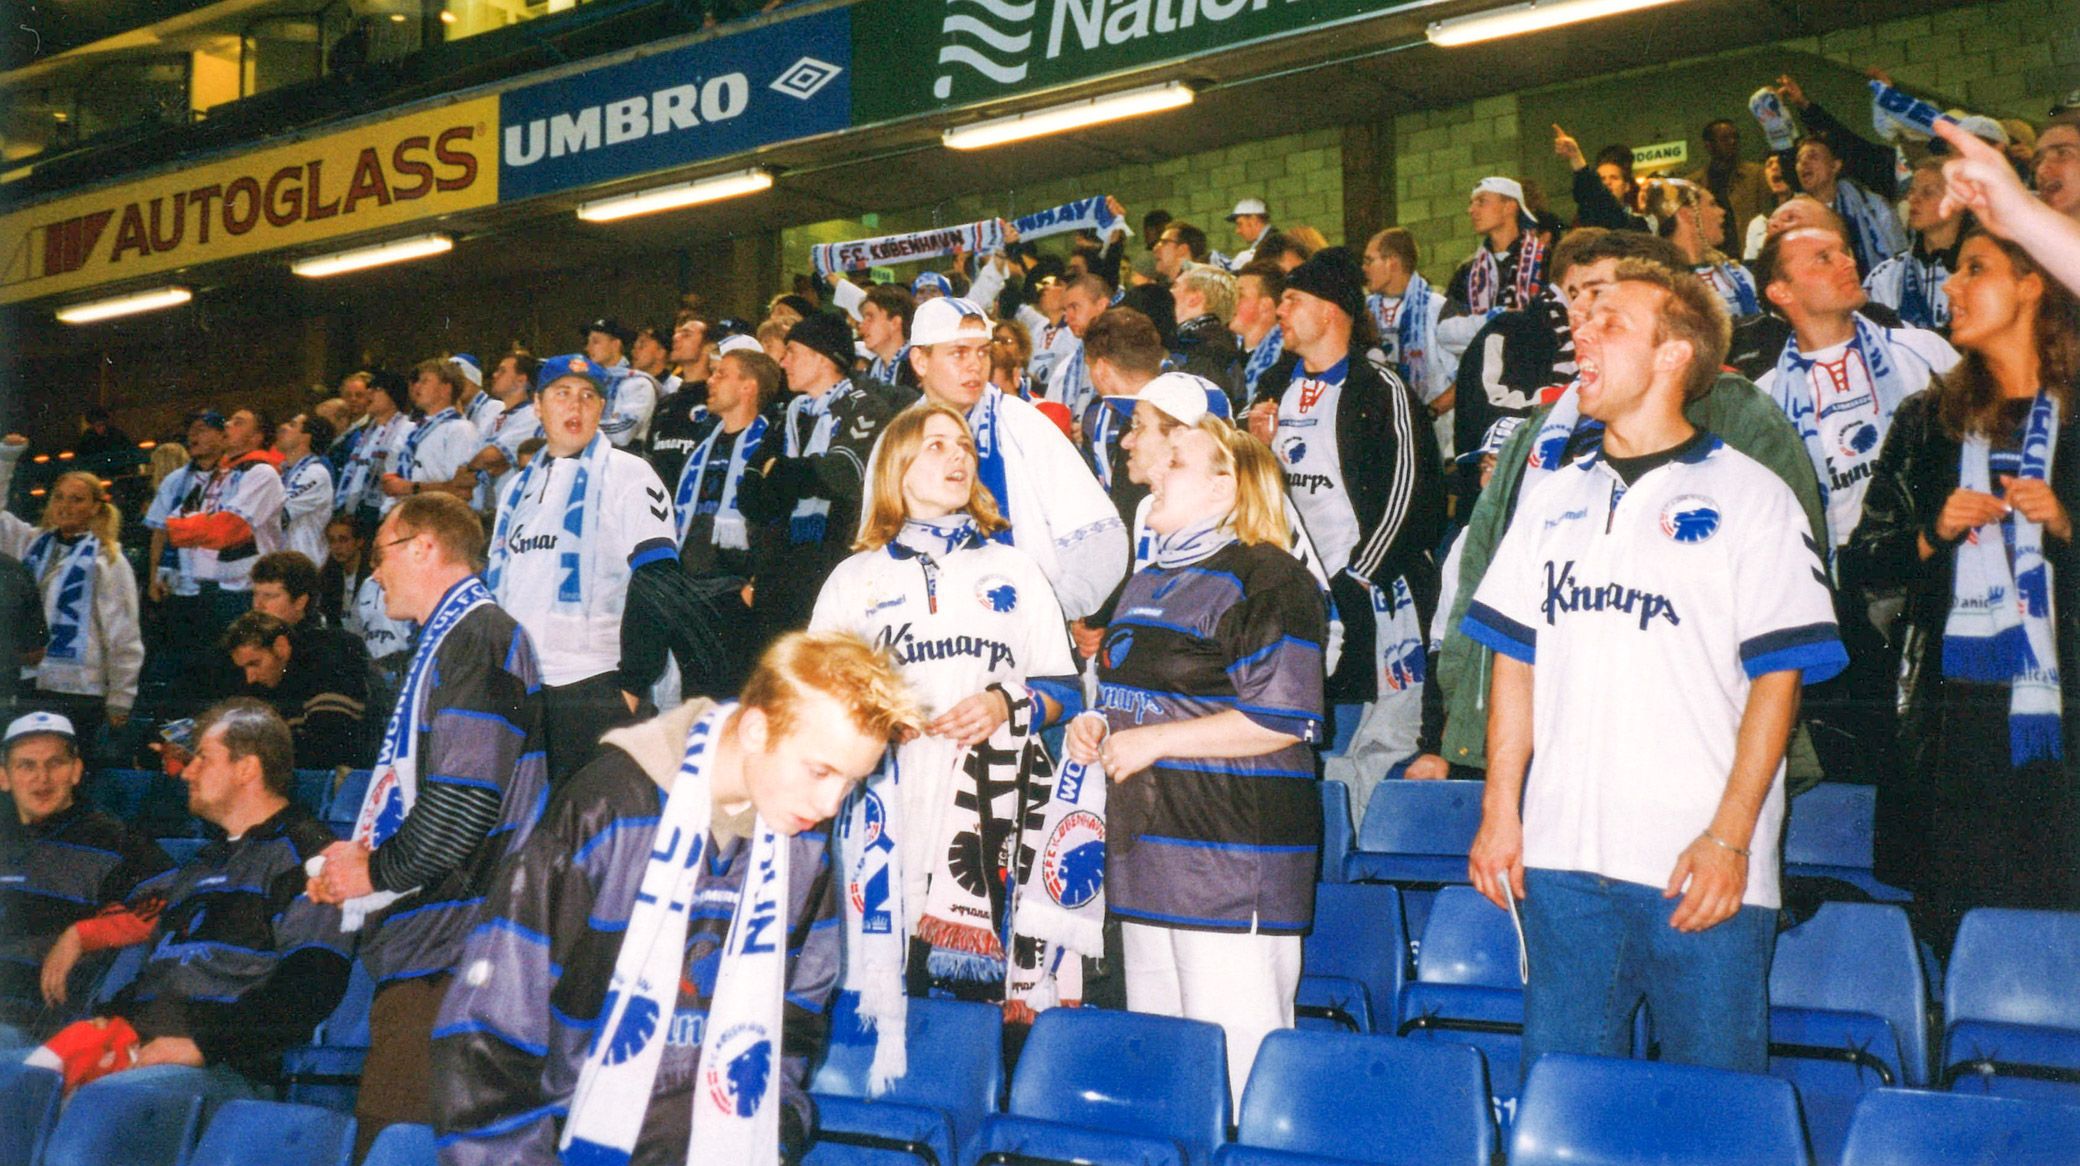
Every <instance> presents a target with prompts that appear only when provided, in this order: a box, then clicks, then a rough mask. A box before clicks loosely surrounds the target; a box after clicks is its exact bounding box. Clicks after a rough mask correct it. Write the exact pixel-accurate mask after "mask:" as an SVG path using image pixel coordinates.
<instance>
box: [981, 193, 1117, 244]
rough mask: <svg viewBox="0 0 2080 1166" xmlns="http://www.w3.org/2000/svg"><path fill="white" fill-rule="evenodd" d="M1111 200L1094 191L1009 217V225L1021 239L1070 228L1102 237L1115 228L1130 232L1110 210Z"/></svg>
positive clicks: (1068, 230) (1061, 232) (1063, 231)
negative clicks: (1058, 204)
mask: <svg viewBox="0 0 2080 1166" xmlns="http://www.w3.org/2000/svg"><path fill="white" fill-rule="evenodd" d="M1111 203H1112V199H1111V196H1110V195H1103V194H1094V195H1091V196H1090V197H1088V198H1079V199H1076V200H1075V201H1073V202H1065V203H1063V204H1062V205H1060V206H1051V207H1048V208H1047V209H1046V210H1040V211H1034V212H1033V213H1032V214H1029V215H1020V216H1019V217H1018V218H1015V219H1013V220H1011V225H1012V226H1013V227H1015V228H1017V229H1018V237H1019V238H1020V239H1021V240H1033V239H1045V238H1047V237H1048V236H1050V235H1066V234H1068V233H1069V232H1070V231H1096V232H1097V233H1098V237H1099V238H1101V239H1102V238H1104V237H1105V236H1106V235H1107V234H1108V233H1110V232H1111V231H1112V230H1114V229H1115V228H1117V229H1118V230H1119V231H1121V232H1123V233H1125V234H1128V235H1131V234H1133V233H1134V232H1133V231H1132V230H1130V229H1128V227H1127V224H1126V220H1124V219H1122V218H1120V217H1119V216H1118V215H1115V214H1113V213H1112V205H1111Z"/></svg>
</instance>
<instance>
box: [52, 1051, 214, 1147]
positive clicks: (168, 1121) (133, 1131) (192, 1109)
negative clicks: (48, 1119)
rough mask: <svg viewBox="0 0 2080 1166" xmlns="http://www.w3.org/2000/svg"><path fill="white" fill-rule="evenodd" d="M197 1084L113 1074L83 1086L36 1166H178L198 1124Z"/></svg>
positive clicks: (200, 1101) (199, 1096)
mask: <svg viewBox="0 0 2080 1166" xmlns="http://www.w3.org/2000/svg"><path fill="white" fill-rule="evenodd" d="M134 1072H143V1070H136V1071H134ZM199 1076H200V1074H197V1077H199ZM126 1078H131V1079H129V1080H126ZM200 1084H201V1083H200V1082H199V1081H197V1080H194V1079H192V1078H179V1079H177V1080H168V1079H166V1078H164V1077H160V1078H154V1079H150V1080H141V1079H135V1078H134V1077H133V1073H117V1074H115V1075H113V1076H110V1077H103V1078H102V1079H101V1080H99V1081H94V1082H90V1083H89V1084H87V1085H84V1086H82V1087H81V1088H80V1090H79V1091H78V1092H77V1093H75V1094H73V1095H72V1101H71V1102H70V1103H69V1104H68V1105H66V1107H65V1112H64V1113H63V1114H62V1115H61V1116H60V1117H59V1118H58V1124H57V1126H56V1128H54V1129H53V1130H52V1131H51V1135H50V1139H49V1140H48V1141H47V1142H45V1143H44V1147H43V1159H42V1164H41V1166H179V1164H180V1162H181V1161H182V1158H183V1156H184V1155H185V1154H186V1153H187V1152H188V1147H189V1146H190V1145H192V1144H193V1143H194V1141H195V1131H196V1129H197V1128H198V1127H199V1126H200V1125H201V1124H202V1105H203V1094H202V1091H201V1089H200Z"/></svg>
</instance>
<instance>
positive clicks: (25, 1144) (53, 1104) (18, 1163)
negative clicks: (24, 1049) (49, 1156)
mask: <svg viewBox="0 0 2080 1166" xmlns="http://www.w3.org/2000/svg"><path fill="white" fill-rule="evenodd" d="M64 1086H65V1079H64V1078H62V1077H60V1076H59V1075H58V1074H57V1072H56V1071H55V1070H51V1069H32V1068H30V1067H29V1066H27V1065H22V1064H17V1063H14V1062H11V1061H0V1166H35V1163H36V1158H37V1155H38V1154H41V1153H42V1152H43V1142H44V1139H45V1138H46V1137H49V1136H50V1132H51V1126H52V1125H53V1124H55V1123H56V1122H57V1120H58V1095H59V1093H61V1092H63V1090H64Z"/></svg>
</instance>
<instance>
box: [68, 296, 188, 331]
mask: <svg viewBox="0 0 2080 1166" xmlns="http://www.w3.org/2000/svg"><path fill="white" fill-rule="evenodd" d="M194 298H195V293H194V292H192V291H189V290H188V289H187V288H184V287H155V288H153V289H152V290H150V291H141V292H136V293H134V294H132V295H127V296H116V297H114V298H112V299H106V300H94V301H93V302H91V303H85V304H74V305H72V306H71V307H69V308H59V309H58V319H60V320H62V321H64V322H65V323H67V324H92V323H94V322H95V321H97V320H113V319H115V318H116V317H117V316H129V315H135V314H136V313H138V312H155V311H158V310H159V309H160V308H170V307H173V306H174V305H175V304H185V303H187V302H188V301H189V300H192V299H194Z"/></svg>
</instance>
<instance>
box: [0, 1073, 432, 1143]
mask: <svg viewBox="0 0 2080 1166" xmlns="http://www.w3.org/2000/svg"><path fill="white" fill-rule="evenodd" d="M61 1084H62V1081H61V1079H60V1078H59V1076H58V1074H57V1073H55V1072H53V1071H51V1070H49V1069H41V1068H31V1067H29V1066H26V1065H21V1064H12V1063H7V1064H0V1166H351V1163H352V1158H353V1152H354V1131H355V1127H354V1119H353V1118H352V1117H350V1116H348V1115H346V1114H343V1113H338V1112H336V1111H334V1110H330V1109H324V1108H320V1107H317V1106H310V1105H296V1104H292V1103H289V1102H278V1101H256V1100H251V1099H246V1098H226V1097H224V1096H223V1094H222V1087H221V1083H220V1082H219V1081H218V1080H217V1079H216V1078H214V1077H212V1076H211V1075H210V1074H208V1073H205V1072H203V1071H201V1070H197V1069H186V1068H180V1067H176V1066H154V1067H152V1068H147V1069H133V1070H131V1071H129V1072H127V1073H119V1074H117V1075H115V1076H112V1077H104V1078H102V1079H101V1080H99V1081H95V1082H92V1083H90V1084H88V1085H85V1086H83V1087H81V1089H80V1090H79V1092H77V1093H75V1094H74V1095H73V1096H72V1099H71V1100H70V1101H69V1102H64V1103H62V1109H61V1102H60V1097H59V1094H60V1087H61ZM363 1166H434V1142H433V1131H432V1130H431V1129H430V1128H428V1127H426V1126H423V1125H421V1126H392V1127H389V1128H387V1129H385V1130H383V1131H382V1132H381V1133H380V1134H378V1135H377V1137H376V1139H375V1143H374V1145H373V1146H372V1147H371V1148H370V1151H369V1155H368V1157H367V1158H365V1159H363Z"/></svg>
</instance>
